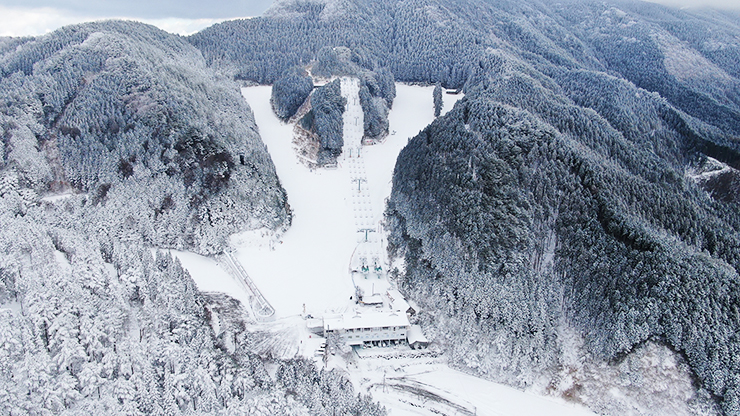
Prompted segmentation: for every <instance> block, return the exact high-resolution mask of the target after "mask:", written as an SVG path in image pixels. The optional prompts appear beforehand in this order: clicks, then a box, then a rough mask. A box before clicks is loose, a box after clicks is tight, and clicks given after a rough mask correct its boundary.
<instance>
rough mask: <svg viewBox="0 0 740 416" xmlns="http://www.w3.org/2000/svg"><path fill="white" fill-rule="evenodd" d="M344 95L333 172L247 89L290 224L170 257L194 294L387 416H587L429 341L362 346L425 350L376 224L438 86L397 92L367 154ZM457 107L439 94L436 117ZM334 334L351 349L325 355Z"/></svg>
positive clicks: (266, 92)
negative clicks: (226, 309)
mask: <svg viewBox="0 0 740 416" xmlns="http://www.w3.org/2000/svg"><path fill="white" fill-rule="evenodd" d="M341 88H342V95H343V96H344V97H345V98H346V99H347V106H346V108H345V113H344V115H343V121H344V131H343V134H344V148H343V153H342V155H341V156H340V158H339V159H338V163H337V167H336V169H311V168H309V167H307V166H305V165H304V164H301V163H300V162H299V160H298V157H297V156H296V152H295V150H294V149H293V144H292V137H293V125H292V124H286V123H283V122H281V121H280V120H279V119H278V118H277V117H276V116H275V115H274V114H273V112H272V109H271V106H270V94H271V87H269V86H256V87H248V88H243V89H242V95H243V96H244V98H245V99H246V100H247V102H248V103H249V105H250V107H251V108H252V111H253V112H254V116H255V120H256V122H257V125H258V127H259V129H260V135H261V137H262V140H263V141H264V143H265V145H266V146H267V148H268V150H269V152H270V155H271V157H272V159H273V162H274V164H275V167H276V169H277V173H278V177H279V178H280V181H281V184H282V186H283V187H284V188H285V190H286V192H287V194H288V202H289V203H290V206H291V209H292V212H293V222H292V225H291V227H290V228H289V229H288V230H287V231H286V232H285V233H284V234H282V235H280V236H277V237H276V236H275V235H274V234H273V233H272V232H268V231H265V230H257V231H249V232H244V233H241V234H238V235H234V236H232V238H231V246H232V250H231V252H229V253H226V254H224V255H222V256H219V257H218V258H217V259H212V258H206V257H202V256H198V255H196V254H193V253H189V252H174V254H176V255H177V257H178V258H179V259H180V261H181V262H182V264H183V266H184V267H185V268H186V269H188V271H189V272H190V274H191V276H192V277H193V279H194V280H195V282H196V284H197V285H198V287H199V289H200V290H201V291H204V292H222V293H226V294H228V295H230V296H232V297H233V298H235V299H237V300H239V301H241V303H242V304H243V305H244V306H245V308H244V309H245V311H246V312H247V313H249V314H251V319H252V320H253V321H255V322H256V323H255V324H254V331H255V332H264V333H267V334H268V335H267V336H265V338H264V342H263V343H262V344H261V345H260V348H263V349H264V350H265V351H269V352H270V353H271V354H272V356H274V357H280V358H290V357H293V356H296V355H302V356H305V357H310V358H313V359H315V360H316V363H317V366H326V367H327V368H339V369H341V370H342V371H346V372H347V374H349V377H350V378H351V380H352V381H353V384H354V385H355V388H356V389H357V391H359V392H364V393H371V394H372V395H373V398H374V399H375V400H378V401H380V403H381V404H382V405H384V406H386V408H387V409H388V412H389V414H390V415H393V416H396V415H432V414H449V415H457V414H459V415H512V416H513V415H522V416H524V415H542V414H548V415H569V416H570V415H587V414H592V413H591V412H589V411H588V410H587V409H585V408H584V407H582V406H578V405H575V404H572V403H568V402H565V401H564V400H561V399H557V398H553V397H544V396H539V395H535V394H532V393H528V392H522V391H519V390H516V389H513V388H510V387H507V386H504V385H501V384H497V383H493V382H490V381H487V380H483V379H481V378H478V377H474V376H471V375H468V374H465V373H462V372H460V371H457V370H454V369H452V368H450V367H449V366H448V365H447V364H446V361H445V359H444V356H443V355H442V354H441V352H440V351H439V350H438V349H436V348H435V346H434V344H432V345H431V346H430V348H428V349H422V350H417V349H412V348H411V347H410V346H409V345H407V344H406V343H403V342H395V341H388V342H383V341H372V339H376V338H372V336H374V335H372V334H371V335H370V336H371V338H370V339H371V341H369V342H368V341H366V339H367V338H363V337H367V336H368V334H366V333H365V332H361V331H362V330H361V329H360V328H361V327H367V326H368V325H370V326H376V327H377V328H378V330H381V329H382V330H383V331H384V333H383V336H384V337H385V338H384V339H390V340H395V339H398V340H400V339H401V338H406V337H407V336H408V337H409V341H411V337H412V336H413V337H415V340H416V341H419V342H421V344H424V342H423V341H426V340H425V339H424V338H423V334H421V333H419V329H418V327H416V328H414V327H411V328H412V329H413V332H414V333H413V334H412V333H411V332H412V331H410V330H409V328H410V327H409V326H408V318H407V317H406V311H407V309H406V308H411V310H412V311H413V305H409V303H407V302H406V301H405V300H404V299H403V298H402V295H401V294H400V293H399V292H398V291H397V290H396V288H395V287H394V284H393V282H391V281H389V280H388V278H387V275H386V271H387V270H388V267H389V264H388V259H387V258H386V255H385V253H386V250H385V238H384V232H383V229H382V219H383V211H384V209H385V200H386V198H388V196H389V195H390V192H391V178H392V175H393V169H394V166H395V161H396V158H397V156H398V153H399V152H400V151H401V149H402V148H403V147H404V146H405V145H406V143H407V142H408V140H409V138H411V137H413V136H415V135H416V134H417V133H418V132H419V131H420V130H421V129H423V128H424V127H425V126H427V125H428V124H430V123H431V122H432V121H433V119H434V114H433V112H434V107H433V104H432V90H433V87H420V86H410V85H404V84H397V85H396V88H397V96H396V99H395V101H394V102H393V109H392V110H391V112H390V115H389V121H390V129H389V131H390V134H389V136H388V137H387V138H386V140H385V141H384V142H383V143H381V144H376V145H372V146H363V144H362V136H363V119H362V116H363V113H362V108H361V107H360V105H359V99H358V92H359V83H358V81H357V79H353V78H343V79H341ZM460 98H461V95H452V94H444V109H443V111H442V113H443V114H444V113H446V112H447V111H449V110H450V109H451V108H452V107H453V105H454V103H455V102H456V101H457V100H458V99H460ZM358 297H359V298H358ZM360 300H361V301H360ZM359 321H362V322H364V323H363V324H358V323H357V322H359ZM322 326H323V328H322ZM334 328H343V329H346V331H344V330H343V331H341V332H342V333H343V335H342V338H341V341H342V343H348V344H352V345H357V346H356V347H355V348H353V349H349V347H347V350H346V351H333V350H326V349H325V348H326V347H325V345H326V340H325V338H323V336H322V335H323V334H324V333H326V332H330V333H331V332H333V329H334ZM355 328H357V331H358V335H356V337H357V338H354V336H355V335H353V334H354V333H355V332H354V331H355ZM394 329H395V332H394ZM406 332H409V333H408V334H407V333H406ZM365 344H368V347H367V348H365V347H363V346H362V345H365ZM396 344H397V345H396ZM373 345H375V346H373Z"/></svg>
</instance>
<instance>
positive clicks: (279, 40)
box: [0, 0, 740, 415]
mask: <svg viewBox="0 0 740 416" xmlns="http://www.w3.org/2000/svg"><path fill="white" fill-rule="evenodd" d="M338 47H343V48H347V49H346V50H348V51H350V52H351V54H350V55H348V56H351V57H352V58H351V59H354V61H353V62H354V63H355V64H357V65H358V66H359V67H362V68H364V70H367V71H369V72H372V73H376V74H386V71H387V76H386V75H383V76H382V77H379V78H378V79H385V78H386V77H391V76H392V78H393V79H395V81H396V82H409V83H422V84H427V85H431V84H440V85H442V86H444V87H446V88H449V89H460V90H462V91H464V93H465V98H463V99H462V100H461V101H460V102H459V103H458V104H457V105H456V107H455V109H454V110H452V111H451V112H449V113H448V114H446V115H444V116H442V117H440V118H439V119H437V120H436V121H435V122H434V123H432V124H431V125H430V126H428V127H427V128H426V129H425V130H424V131H422V132H421V133H420V134H419V135H418V136H416V137H415V138H413V139H412V140H410V142H409V144H408V145H407V147H406V148H405V149H404V150H403V151H402V152H401V154H400V156H399V158H398V161H397V164H396V168H395V172H394V179H393V193H392V196H391V198H390V200H389V202H388V206H387V211H386V221H387V225H388V227H389V228H390V237H389V241H390V250H391V254H392V255H394V256H396V257H398V258H402V259H403V260H404V264H405V268H400V269H398V270H397V271H396V273H397V278H398V279H399V282H401V287H402V289H403V291H404V292H405V293H406V294H407V295H409V297H410V298H411V299H413V300H415V301H416V302H418V303H419V304H420V305H421V306H422V309H423V310H425V311H426V312H425V313H424V314H422V316H421V317H420V320H421V323H422V325H423V327H424V328H425V330H426V331H427V333H428V334H429V336H430V337H431V338H433V339H434V341H435V342H437V343H438V344H439V345H441V346H442V347H443V349H444V350H445V353H446V354H447V355H448V356H449V357H450V359H451V360H452V362H453V363H455V364H456V365H457V366H460V367H462V368H465V369H467V370H468V371H471V372H474V373H475V374H478V375H480V376H482V377H486V378H489V379H492V380H495V381H500V382H505V383H507V384H510V385H513V386H517V387H521V388H533V389H535V390H538V391H541V392H545V393H547V394H552V395H557V396H563V397H568V398H570V399H573V400H575V401H578V402H582V403H584V404H586V405H587V406H589V407H591V408H592V409H593V410H595V411H598V412H604V413H607V414H624V413H626V412H635V413H638V414H666V413H670V414H704V413H706V414H713V413H719V414H726V415H737V414H740V361H738V358H737V357H740V339H738V335H737V334H738V331H740V312H739V311H738V305H740V299H739V297H740V287H738V286H739V285H738V278H739V276H738V270H740V210H739V209H738V203H740V193H739V192H740V174H738V169H740V140H739V137H740V65H739V64H740V17H738V15H737V14H734V13H728V12H718V11H712V10H689V11H680V10H676V9H669V8H666V7H664V6H660V5H655V4H651V3H644V2H637V1H609V2H601V1H600V2H591V1H558V2H555V1H527V2H520V1H465V2H460V1H453V0H410V1H396V0H380V1H361V0H336V1H298V0H286V1H280V2H277V3H276V4H275V5H273V7H272V8H271V9H270V10H268V12H266V13H265V15H264V16H263V17H260V18H255V19H250V20H240V21H229V22H224V23H221V24H217V25H214V26H212V27H210V28H208V29H205V30H203V31H201V32H199V33H197V34H195V35H192V36H190V37H188V38H180V37H178V36H174V35H170V34H167V33H165V32H162V31H160V30H158V29H155V28H153V27H151V26H146V25H142V24H137V23H130V22H129V23H126V22H103V23H88V24H82V25H76V26H69V27H65V28H63V29H60V30H58V31H56V32H54V33H52V34H49V35H46V36H43V37H39V38H4V39H2V40H0V53H1V54H2V55H0V70H1V71H2V80H1V81H0V91H2V99H3V100H2V102H1V103H0V108H1V109H2V111H0V117H1V118H2V120H1V121H2V124H0V126H2V129H3V140H2V146H0V154H2V155H3V158H2V163H1V164H0V205H1V206H2V208H1V209H0V221H1V222H2V229H3V232H2V234H0V246H1V247H2V249H1V250H0V282H1V284H0V302H2V303H3V304H4V305H7V307H9V308H10V309H4V310H3V311H2V318H0V325H2V326H3V327H4V328H5V329H4V330H3V331H0V345H3V346H5V347H4V349H2V352H0V357H2V360H0V363H1V367H0V374H2V376H0V386H1V387H2V388H1V389H0V390H4V391H7V392H8V394H7V395H6V396H4V397H5V398H4V399H3V401H2V406H4V407H3V408H4V409H5V410H6V411H7V412H8V413H9V414H15V413H17V414H28V413H30V414H37V413H43V412H44V411H51V412H54V413H69V414H74V413H75V412H78V413H88V412H91V411H104V412H106V413H113V412H118V413H127V414H128V413H137V412H140V413H186V412H190V411H193V412H204V413H218V412H263V413H264V414H279V413H280V412H283V411H284V412H291V411H299V410H300V411H305V412H311V413H313V414H329V413H330V412H331V410H330V409H333V408H339V409H342V411H346V412H349V413H350V414H371V413H373V412H374V413H378V414H380V413H382V410H381V409H379V408H378V407H377V406H376V405H374V404H373V403H372V402H371V401H370V400H369V399H368V398H365V397H359V398H358V397H357V396H355V395H354V393H353V392H352V390H351V386H349V385H348V382H347V381H346V380H344V379H343V378H342V377H341V375H339V374H337V373H336V372H331V373H329V372H322V373H317V372H316V371H315V370H314V369H313V368H312V367H311V365H309V364H308V363H305V362H302V361H295V360H292V361H285V362H281V363H279V366H280V370H278V371H279V372H280V374H281V375H283V377H281V378H278V381H274V380H273V379H272V378H271V377H269V376H267V373H266V370H265V368H264V363H263V361H262V360H261V359H259V358H257V357H254V356H252V355H250V353H249V348H248V345H249V338H250V334H249V333H248V332H245V331H244V329H243V328H238V325H236V324H235V327H234V329H233V330H232V332H231V333H232V334H234V336H236V337H238V338H239V340H240V341H241V343H240V345H244V347H243V348H241V349H237V350H235V351H229V350H228V348H226V347H225V345H226V344H225V343H224V342H225V341H224V340H223V339H216V338H214V337H213V334H212V331H211V329H210V327H209V326H208V325H209V321H208V319H209V317H208V314H207V313H206V312H204V311H205V310H210V309H207V308H206V306H208V305H210V306H208V308H215V307H216V306H214V305H216V304H219V301H216V300H213V299H211V298H208V297H204V296H203V295H202V294H200V293H198V292H197V290H195V288H194V286H193V283H192V280H191V279H190V278H189V276H187V274H186V273H183V271H182V269H181V267H180V266H179V264H178V263H177V262H176V261H173V260H172V259H171V258H170V257H168V256H167V255H163V254H157V255H156V256H154V257H152V255H151V251H150V249H152V248H166V247H172V248H181V249H188V250H191V251H196V252H200V253H203V254H214V253H218V252H220V251H221V250H223V249H224V248H225V247H226V239H227V237H228V236H229V235H230V234H232V233H235V232H237V231H241V230H245V229H254V228H259V227H265V228H268V229H272V230H276V231H280V230H284V229H285V228H287V227H289V225H290V209H289V206H288V205H287V200H288V199H289V195H288V196H286V194H285V192H284V191H283V189H282V187H281V186H280V183H279V180H278V178H277V176H276V174H275V170H274V166H273V165H272V162H271V160H270V157H269V154H268V153H267V151H266V149H265V147H264V145H263V144H262V143H261V141H260V139H259V135H258V132H257V130H256V128H255V125H254V121H253V118H252V116H251V113H250V110H249V108H248V106H247V105H246V104H245V103H244V101H243V100H242V99H241V97H240V96H239V91H238V87H237V83H236V82H234V81H235V80H236V81H238V82H241V83H259V84H273V83H276V82H277V81H278V80H280V79H281V78H284V76H285V74H286V73H290V72H289V71H295V70H296V67H298V68H304V69H311V66H312V64H314V63H315V62H316V61H317V60H319V58H320V57H322V56H327V54H330V53H331V52H332V51H336V50H337V49H336V48H338ZM342 50H344V49H342ZM299 78H300V77H299ZM370 92H372V91H370ZM302 94H305V91H304V92H303V93H302ZM380 97H383V98H387V97H386V96H385V95H383V94H380V93H378V94H374V98H378V99H380ZM389 101H391V102H390V103H388V104H390V105H392V97H391V98H390V100H389ZM390 105H388V106H389V107H390ZM366 111H368V110H366ZM386 111H387V110H386ZM378 114H382V111H378ZM378 120H380V121H379V123H380V122H381V121H382V117H380V118H379V119H378ZM381 125H382V123H381ZM386 125H387V124H386ZM386 129H387V127H386ZM339 131H341V129H340V130H339ZM366 131H367V126H366ZM60 192H63V193H65V194H67V195H69V196H67V197H66V199H63V200H58V199H56V200H53V201H52V200H50V199H48V198H47V199H46V200H44V199H41V197H46V196H49V195H50V194H56V193H60ZM103 317H105V319H103ZM196 357H198V358H196ZM666 363H668V364H666ZM670 363H673V364H672V365H671V364H670ZM615 388H616V389H617V390H618V391H619V394H618V395H615V394H613V393H612V392H613V391H614V389H615ZM286 394H287V396H286ZM286 397H290V398H286ZM294 398H295V400H294ZM19 409H20V410H19ZM191 409H192V410H191ZM291 409H292V410H291ZM296 409H299V410H296Z"/></svg>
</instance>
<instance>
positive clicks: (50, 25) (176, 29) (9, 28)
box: [0, 6, 230, 36]
mask: <svg viewBox="0 0 740 416" xmlns="http://www.w3.org/2000/svg"><path fill="white" fill-rule="evenodd" d="M129 16H130V15H129ZM129 16H127V15H114V14H108V15H105V14H97V15H96V14H94V13H75V12H71V11H68V10H60V9H57V8H52V7H39V8H22V7H6V6H0V36H38V35H43V34H45V33H49V32H52V31H54V30H56V29H58V28H60V27H62V26H66V25H71V24H75V23H82V22H90V21H95V20H105V19H123V20H137V21H140V22H144V23H148V24H150V25H154V26H156V27H158V28H160V29H162V30H165V31H167V32H170V33H175V34H178V35H183V36H185V35H190V34H193V33H195V32H198V31H199V30H202V29H204V28H206V27H208V26H211V25H213V24H216V23H220V22H223V21H224V20H230V19H227V18H182V17H162V18H135V17H129Z"/></svg>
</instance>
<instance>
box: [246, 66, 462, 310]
mask: <svg viewBox="0 0 740 416" xmlns="http://www.w3.org/2000/svg"><path fill="white" fill-rule="evenodd" d="M345 83H346V84H349V82H346V81H345ZM352 85H354V84H352ZM397 89H398V95H397V97H396V100H395V101H394V103H393V110H391V113H390V116H389V119H390V130H391V132H393V131H395V132H396V133H395V134H392V135H390V136H388V139H387V140H386V141H385V143H383V144H381V145H375V146H366V147H363V148H362V158H363V159H364V168H365V169H364V172H365V175H366V180H367V183H362V184H361V186H363V187H364V186H368V187H369V190H370V193H369V195H368V198H367V199H366V200H364V201H363V202H364V204H361V205H358V204H357V202H358V201H357V200H356V198H353V192H356V190H357V186H358V184H357V182H353V181H352V179H354V178H353V173H352V172H350V169H349V165H350V161H349V156H350V155H349V152H347V151H345V154H343V155H342V157H340V159H339V163H338V168H337V169H314V170H312V169H310V168H308V167H306V166H304V165H303V164H301V163H299V161H298V158H297V157H296V154H295V152H294V150H293V145H292V136H293V126H292V125H290V124H285V123H283V122H281V121H280V120H279V119H278V118H277V117H275V115H274V114H273V112H272V109H271V107H270V104H269V100H270V93H271V87H269V86H258V87H249V88H243V89H242V95H244V97H245V99H246V100H247V102H248V103H249V105H250V106H251V107H252V111H253V112H254V116H255V119H256V121H257V126H258V127H259V130H260V135H261V137H262V140H263V141H264V142H265V144H266V145H267V148H268V150H269V151H270V155H271V156H272V160H273V162H274V163H275V167H276V169H277V173H278V177H279V178H280V182H281V183H282V185H283V187H284V188H285V190H286V191H287V193H288V202H289V203H290V206H291V209H292V210H293V214H294V216H293V225H292V226H291V227H290V229H289V230H288V231H287V232H286V233H285V234H284V235H283V236H282V237H281V239H280V241H276V242H273V243H271V242H270V241H269V238H267V237H266V238H263V239H255V238H254V237H255V236H254V235H253V234H254V233H248V234H249V235H238V236H235V237H234V238H233V239H232V242H233V245H234V247H235V248H236V250H237V252H236V256H237V258H238V259H239V260H240V261H241V263H242V264H243V265H244V267H245V269H246V270H247V272H248V273H249V275H250V276H251V277H252V279H253V280H254V282H255V284H256V285H257V287H258V288H259V289H260V291H261V292H262V294H263V295H264V296H265V297H266V298H267V300H268V301H269V302H270V304H272V306H273V307H274V308H275V310H276V313H277V316H278V317H286V316H291V315H296V314H300V313H302V312H303V305H304V304H305V305H306V312H307V313H312V314H314V315H321V314H323V313H324V312H325V311H327V310H335V311H340V310H342V309H344V308H345V307H346V306H347V303H348V301H349V297H350V296H353V295H354V286H353V285H352V281H351V279H349V269H350V259H351V258H352V254H353V252H354V250H355V249H356V248H357V242H358V235H357V226H356V223H355V217H356V210H363V211H362V212H363V213H372V218H367V219H366V220H367V223H371V224H377V223H378V222H379V221H380V220H382V214H383V210H384V200H385V198H387V197H388V195H390V187H391V183H390V181H391V176H392V174H393V167H394V166H395V163H396V157H397V156H398V152H399V151H400V150H401V149H402V148H403V146H405V145H406V143H407V141H408V138H410V137H413V136H414V135H416V134H417V133H418V132H419V131H420V130H421V129H422V128H424V127H425V126H426V125H428V124H429V123H431V122H432V120H433V119H434V114H433V109H434V107H433V104H432V88H431V87H414V86H407V85H400V84H399V85H398V86H397ZM459 98H461V96H459V95H457V96H455V95H445V99H446V109H449V108H451V107H452V105H453V104H454V101H455V100H456V99H459ZM348 104H349V105H348V107H349V108H350V109H351V108H353V107H354V106H353V104H354V103H348ZM357 107H358V108H359V103H357ZM352 117H354V116H352ZM349 121H350V123H349V124H350V125H349V126H346V127H347V128H348V129H350V128H355V126H354V120H349ZM358 123H359V126H362V122H361V120H358ZM354 156H356V153H355V154H354ZM353 202H355V203H353Z"/></svg>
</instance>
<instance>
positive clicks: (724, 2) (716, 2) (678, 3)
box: [647, 0, 740, 10]
mask: <svg viewBox="0 0 740 416" xmlns="http://www.w3.org/2000/svg"><path fill="white" fill-rule="evenodd" d="M647 1H649V2H651V3H659V4H663V5H666V6H672V7H679V8H684V7H712V8H715V9H721V10H722V9H724V10H740V1H738V0H647Z"/></svg>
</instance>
